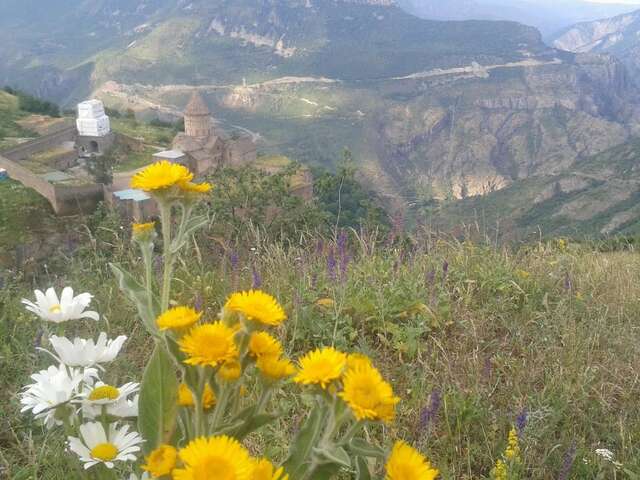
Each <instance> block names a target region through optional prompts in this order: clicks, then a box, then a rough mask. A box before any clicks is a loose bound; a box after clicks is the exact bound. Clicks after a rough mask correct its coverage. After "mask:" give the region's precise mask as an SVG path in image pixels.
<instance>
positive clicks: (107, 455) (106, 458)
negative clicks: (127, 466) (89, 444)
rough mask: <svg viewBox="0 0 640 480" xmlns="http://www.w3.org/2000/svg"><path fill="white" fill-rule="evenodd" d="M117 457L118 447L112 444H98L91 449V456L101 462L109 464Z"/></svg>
mask: <svg viewBox="0 0 640 480" xmlns="http://www.w3.org/2000/svg"><path fill="white" fill-rule="evenodd" d="M117 455H118V447H116V446H115V445H114V444H113V443H99V444H98V445H96V446H95V447H93V448H92V449H91V456H92V457H93V458H95V459H98V460H102V461H103V462H110V461H111V460H113V459H114V458H116V456H117Z"/></svg>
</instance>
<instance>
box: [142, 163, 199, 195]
mask: <svg viewBox="0 0 640 480" xmlns="http://www.w3.org/2000/svg"><path fill="white" fill-rule="evenodd" d="M192 179H193V173H191V172H190V171H189V169H188V168H187V167H185V166H184V165H180V164H179V163H171V162H168V161H166V160H162V161H160V162H156V163H153V164H151V165H149V166H148V167H146V168H145V169H144V170H141V171H140V172H138V173H136V174H135V175H134V176H133V178H132V179H131V187H132V188H138V189H140V190H144V191H145V192H152V191H155V190H163V189H166V188H170V187H173V186H174V185H177V184H181V183H185V182H190V181H191V180H192Z"/></svg>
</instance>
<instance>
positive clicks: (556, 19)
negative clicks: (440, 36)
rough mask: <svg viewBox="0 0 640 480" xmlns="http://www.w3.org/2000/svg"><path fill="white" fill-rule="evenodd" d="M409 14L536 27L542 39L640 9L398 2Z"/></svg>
mask: <svg viewBox="0 0 640 480" xmlns="http://www.w3.org/2000/svg"><path fill="white" fill-rule="evenodd" d="M398 2H399V3H400V5H401V6H402V7H404V8H405V9H407V10H408V11H410V12H411V13H413V14H415V15H418V16H421V17H423V18H428V19H433V20H511V21H516V22H520V23H524V24H525V25H531V26H533V27H536V28H537V29H538V30H540V32H541V33H542V34H543V36H544V37H545V38H552V37H554V36H555V34H557V33H558V32H559V31H561V30H564V29H566V28H567V27H570V26H572V25H573V24H575V23H579V22H587V21H592V20H598V19H602V18H607V17H613V16H616V15H620V14H623V13H627V12H630V11H633V10H636V9H639V8H640V0H447V1H446V2H443V1H442V0H398Z"/></svg>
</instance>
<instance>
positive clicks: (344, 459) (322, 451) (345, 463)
mask: <svg viewBox="0 0 640 480" xmlns="http://www.w3.org/2000/svg"><path fill="white" fill-rule="evenodd" d="M313 453H314V454H315V455H317V456H318V457H320V459H321V460H322V461H323V463H334V464H336V465H340V466H341V467H345V468H351V457H349V454H348V453H347V451H346V450H345V449H344V448H342V447H330V448H314V449H313Z"/></svg>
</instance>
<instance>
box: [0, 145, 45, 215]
mask: <svg viewBox="0 0 640 480" xmlns="http://www.w3.org/2000/svg"><path fill="white" fill-rule="evenodd" d="M0 168H4V169H5V170H6V171H7V173H9V177H10V178H12V179H13V180H17V181H18V182H20V183H22V184H23V185H24V186H25V187H29V188H33V189H34V190H35V191H36V192H38V193H39V194H40V195H42V196H43V197H44V198H46V199H47V200H48V201H49V203H50V204H51V205H52V206H53V207H54V210H55V203H56V191H55V188H54V187H53V185H52V184H50V183H49V182H47V181H46V180H45V179H43V178H41V177H40V176H39V175H36V174H35V173H33V172H32V171H31V170H29V169H26V168H24V167H23V166H22V165H20V164H18V163H17V162H14V161H12V160H9V159H8V158H6V157H3V156H1V155H0Z"/></svg>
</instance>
